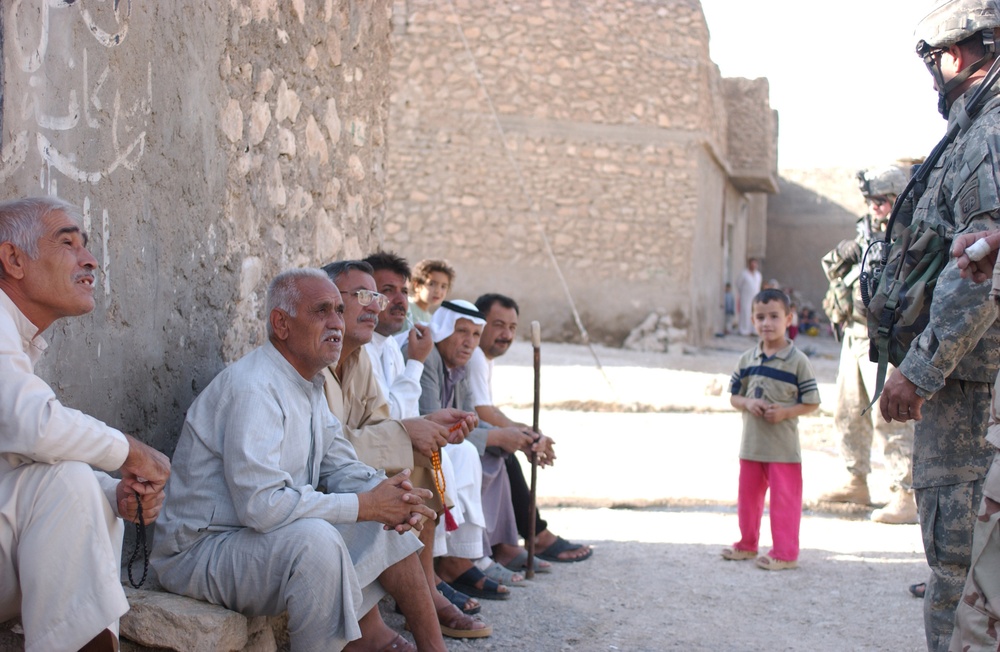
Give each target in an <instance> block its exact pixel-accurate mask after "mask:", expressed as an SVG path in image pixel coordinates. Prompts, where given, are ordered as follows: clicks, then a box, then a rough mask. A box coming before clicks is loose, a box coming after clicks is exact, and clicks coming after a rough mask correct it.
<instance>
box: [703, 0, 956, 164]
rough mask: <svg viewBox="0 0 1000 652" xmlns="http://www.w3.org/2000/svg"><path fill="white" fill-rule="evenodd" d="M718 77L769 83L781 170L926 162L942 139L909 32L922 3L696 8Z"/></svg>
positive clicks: (772, 2) (800, 0)
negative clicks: (901, 160)
mask: <svg viewBox="0 0 1000 652" xmlns="http://www.w3.org/2000/svg"><path fill="white" fill-rule="evenodd" d="M701 4H702V8H703V10H704V12H705V18H706V21H707V22H708V29H709V32H710V36H711V39H710V42H709V47H710V51H711V57H712V60H713V61H714V62H715V63H716V64H717V65H718V66H719V69H720V71H721V73H722V75H723V76H724V77H748V78H756V77H767V78H768V81H769V86H770V97H771V108H773V109H776V110H777V111H778V125H779V126H778V132H779V133H778V168H779V169H800V168H826V167H858V168H863V167H869V166H877V165H882V164H885V163H890V162H892V161H893V160H895V159H898V158H902V157H920V156H926V155H927V154H928V153H929V152H930V150H931V149H933V147H934V145H935V144H936V143H937V141H938V140H940V138H941V137H942V136H943V135H944V131H945V128H946V123H945V120H944V119H943V118H942V117H941V116H940V114H939V113H938V112H937V93H936V92H935V91H934V88H933V85H932V81H931V76H930V73H928V72H927V69H926V68H925V67H924V64H923V61H922V60H921V59H920V58H919V57H917V55H916V54H915V50H914V48H915V46H916V42H915V41H914V39H913V28H914V27H915V26H916V24H917V23H918V22H919V21H920V19H921V18H922V17H923V16H924V15H926V14H927V12H928V11H929V9H930V8H931V7H932V6H933V5H934V3H933V2H929V1H928V0H836V1H835V2H812V1H810V0H701Z"/></svg>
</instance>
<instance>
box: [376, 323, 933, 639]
mask: <svg viewBox="0 0 1000 652" xmlns="http://www.w3.org/2000/svg"><path fill="white" fill-rule="evenodd" d="M711 344H712V346H711V347H705V348H702V349H699V350H697V351H694V350H692V351H691V352H690V353H689V354H686V355H666V354H649V353H637V352H629V351H621V350H614V349H605V348H598V349H597V355H598V357H599V359H600V362H601V365H602V366H603V369H604V375H602V374H601V372H599V371H597V369H596V366H595V362H594V357H593V356H592V354H591V353H590V351H589V350H588V349H587V348H586V347H581V346H570V345H555V344H543V347H542V392H541V394H542V403H543V406H544V407H545V409H544V410H543V411H542V414H541V416H540V419H539V421H540V426H541V428H542V429H543V430H544V431H545V432H546V433H548V434H550V435H551V436H553V437H554V438H555V439H556V441H557V447H556V448H557V453H558V455H559V459H558V460H557V462H556V465H555V467H553V468H551V469H546V470H544V471H541V472H540V473H539V480H538V495H539V502H540V504H541V505H542V515H543V517H545V518H546V519H548V521H549V524H550V529H551V530H552V531H553V532H556V533H558V534H560V535H562V536H564V537H566V538H568V539H571V540H574V541H583V542H587V543H590V544H592V545H593V546H594V547H595V552H594V555H593V557H592V558H591V559H590V560H588V561H585V562H581V563H576V564H559V565H557V566H556V567H555V568H554V572H552V573H549V574H545V575H541V574H540V575H537V576H536V578H535V579H534V580H533V581H532V582H530V586H528V587H526V588H517V589H513V591H514V596H513V597H512V599H510V600H509V601H506V602H495V601H484V602H483V611H482V614H481V616H482V618H483V619H484V620H486V621H487V622H489V623H491V624H492V625H493V627H494V634H493V636H492V637H490V638H487V639H480V640H478V641H455V640H449V641H448V648H449V649H450V650H473V649H476V650H484V651H485V650H490V651H500V650H504V651H506V650H510V651H514V650H545V651H549V650H553V651H554V650H584V651H593V652H599V651H604V650H633V651H650V652H654V651H657V650H704V651H706V652H709V651H711V652H723V651H733V652H751V651H757V650H760V651H764V650H768V651H773V650H803V651H805V650H808V651H824V650H830V651H831V652H833V651H837V652H843V651H845V650H893V651H917V650H923V649H925V647H926V646H925V643H924V637H923V616H922V611H921V609H922V604H923V603H922V601H920V600H917V599H914V598H913V597H911V596H910V595H909V593H908V592H907V590H906V587H907V586H908V585H909V584H912V583H915V582H918V581H921V580H923V579H925V578H926V575H927V567H926V563H925V561H924V557H923V552H922V548H921V544H920V532H919V528H918V526H916V525H902V526H894V525H881V524H876V523H872V522H871V521H869V520H868V515H869V513H870V509H860V508H857V509H853V510H852V509H842V508H841V509H837V507H836V506H832V505H829V504H822V503H818V502H817V501H816V496H817V495H818V494H819V493H821V492H822V491H824V490H826V489H827V488H829V487H830V486H831V485H832V484H834V483H839V482H840V481H841V480H843V475H841V474H843V473H844V470H843V468H842V465H841V463H840V462H839V460H838V458H837V443H836V441H835V437H834V433H833V428H832V418H831V413H832V406H833V400H834V399H835V394H834V382H835V379H836V368H837V358H838V355H839V348H838V345H837V344H836V343H835V342H833V341H832V340H830V339H821V338H809V337H800V338H799V342H798V344H799V346H800V347H801V348H803V349H804V350H806V351H808V352H810V353H811V360H812V362H813V363H814V367H815V369H816V373H817V376H818V379H819V381H820V392H821V397H822V400H823V403H822V405H821V410H820V412H819V413H818V414H816V415H814V416H810V417H807V418H804V419H803V420H802V421H801V422H800V426H801V428H800V429H801V432H802V446H803V471H804V482H805V489H804V493H805V502H806V509H805V514H804V515H803V519H802V532H801V544H802V553H801V558H800V564H801V568H800V569H798V570H795V571H783V572H777V573H768V572H766V571H762V570H759V569H757V568H755V567H754V566H753V564H752V563H750V562H727V561H723V560H722V559H721V558H720V557H719V550H720V549H721V548H722V547H723V546H725V545H729V544H730V543H732V542H733V541H734V540H735V539H736V538H738V531H739V528H738V525H737V521H736V512H735V500H736V473H737V470H738V458H737V452H738V447H739V436H740V423H741V420H740V416H739V415H738V414H737V413H735V412H734V411H732V409H731V408H730V407H729V402H728V392H727V391H726V388H727V386H728V383H727V381H728V377H729V375H730V374H731V373H732V369H733V367H734V366H735V364H736V360H737V358H738V355H739V353H740V352H741V351H743V350H744V349H746V348H748V347H749V346H751V345H752V341H751V340H750V339H749V338H740V337H728V338H724V339H719V340H716V341H715V342H712V343H711ZM531 374H532V372H531V349H530V346H529V345H527V344H524V343H518V345H516V346H515V347H514V348H513V349H512V351H511V352H510V353H509V354H508V355H507V356H505V357H504V358H501V359H500V360H498V362H497V366H496V369H495V371H494V382H495V384H496V389H497V392H498V397H497V398H498V402H499V403H502V404H503V407H504V409H505V410H509V411H511V412H513V413H515V414H516V415H517V418H519V419H521V420H524V421H529V422H530V420H531V410H530V403H531V388H532V377H531ZM605 376H606V377H605ZM553 406H555V407H558V408H560V409H552V407H553ZM582 410H586V411H582ZM876 449H877V446H876ZM873 466H874V470H873V473H872V477H871V479H870V485H871V489H872V494H873V499H874V500H876V501H879V500H881V501H885V500H887V499H888V490H887V478H886V475H885V470H884V468H883V467H882V465H881V459H880V455H879V453H878V451H877V450H876V451H875V452H874V453H873ZM762 530H763V534H762V539H763V540H762V549H766V547H765V546H764V544H766V543H769V540H770V539H769V533H768V524H767V517H766V516H765V522H764V524H763V528H762ZM393 618H396V619H397V620H395V621H394V622H396V623H397V624H398V622H399V620H398V617H396V616H392V615H387V619H390V620H391V619H393Z"/></svg>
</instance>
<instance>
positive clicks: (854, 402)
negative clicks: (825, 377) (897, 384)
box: [833, 324, 913, 490]
mask: <svg viewBox="0 0 1000 652" xmlns="http://www.w3.org/2000/svg"><path fill="white" fill-rule="evenodd" d="M894 370H895V367H892V366H890V367H889V373H892V372H893V371H894ZM877 371H878V365H877V364H875V363H874V362H872V361H871V360H869V359H868V333H867V329H866V327H864V326H862V325H861V324H854V325H852V326H851V327H849V328H847V329H846V330H845V331H844V344H843V346H842V347H841V350H840V368H839V369H838V370H837V407H836V410H835V411H834V414H833V422H834V426H835V427H836V428H837V433H838V434H839V436H840V452H841V456H842V457H843V458H844V463H845V464H846V465H847V470H848V471H849V472H850V473H852V474H854V475H856V476H859V477H862V478H864V477H867V476H868V474H869V473H871V470H872V467H871V455H872V439H873V437H874V435H875V433H877V434H878V436H879V439H880V440H881V442H882V444H883V449H882V450H883V455H884V456H885V463H886V466H887V467H888V471H889V477H890V480H891V487H892V489H894V490H896V489H904V490H909V489H910V485H911V484H912V480H911V473H910V465H911V456H912V454H913V422H911V421H907V422H906V423H899V422H898V421H893V422H888V421H886V420H885V419H883V418H882V414H881V413H880V412H879V410H878V405H877V404H876V405H875V406H873V407H872V409H871V410H869V411H868V412H866V413H865V414H862V413H861V412H862V411H863V410H864V409H865V408H866V407H868V403H869V402H871V397H872V395H874V393H875V375H876V373H877Z"/></svg>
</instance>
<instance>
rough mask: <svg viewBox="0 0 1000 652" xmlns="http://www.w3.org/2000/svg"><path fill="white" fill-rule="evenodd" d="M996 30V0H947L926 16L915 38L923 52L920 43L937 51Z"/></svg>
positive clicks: (999, 8)
mask: <svg viewBox="0 0 1000 652" xmlns="http://www.w3.org/2000/svg"><path fill="white" fill-rule="evenodd" d="M994 27H1000V5H998V2H997V0H945V1H944V2H940V3H938V4H937V6H935V7H934V9H932V10H931V12H930V13H929V14H927V15H926V16H924V18H923V19H922V20H921V21H920V22H919V23H918V24H917V28H916V29H915V30H914V32H913V35H914V36H915V37H916V39H917V52H918V53H920V51H921V49H922V48H921V44H925V45H926V46H927V47H930V48H935V49H940V48H946V47H948V46H950V45H954V44H955V43H959V42H961V41H964V40H965V39H967V38H969V37H970V36H974V35H975V34H977V33H978V32H981V31H983V30H984V29H992V28H994ZM921 54H922V53H921Z"/></svg>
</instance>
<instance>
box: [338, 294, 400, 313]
mask: <svg viewBox="0 0 1000 652" xmlns="http://www.w3.org/2000/svg"><path fill="white" fill-rule="evenodd" d="M340 293H341V294H349V295H351V296H352V297H357V298H358V303H359V304H361V305H362V306H369V305H371V303H372V301H374V302H375V305H377V306H378V311H379V312H382V311H383V310H385V307H386V306H388V305H389V297H387V296H385V295H384V294H380V293H378V292H374V291H372V290H355V291H354V292H345V291H344V290H341V291H340Z"/></svg>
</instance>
